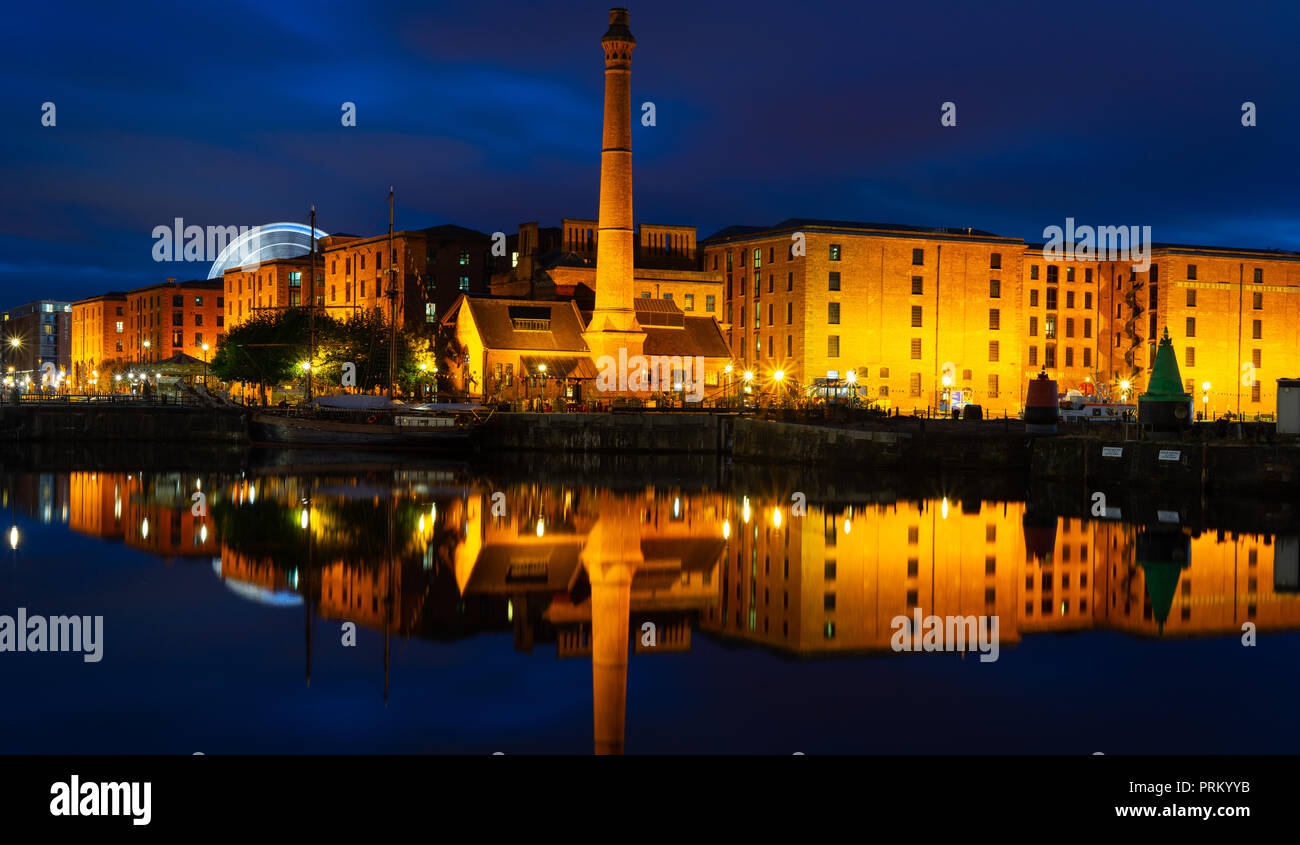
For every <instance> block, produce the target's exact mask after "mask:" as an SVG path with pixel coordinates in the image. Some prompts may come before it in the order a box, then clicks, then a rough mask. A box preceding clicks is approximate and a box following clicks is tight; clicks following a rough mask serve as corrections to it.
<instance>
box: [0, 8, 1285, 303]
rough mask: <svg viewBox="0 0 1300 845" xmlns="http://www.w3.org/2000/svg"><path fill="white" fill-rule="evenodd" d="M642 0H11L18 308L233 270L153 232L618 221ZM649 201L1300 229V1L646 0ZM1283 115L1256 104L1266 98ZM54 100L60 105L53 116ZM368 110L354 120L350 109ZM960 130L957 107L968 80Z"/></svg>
mask: <svg viewBox="0 0 1300 845" xmlns="http://www.w3.org/2000/svg"><path fill="white" fill-rule="evenodd" d="M610 5H612V3H610V2H608V0H606V2H601V3H538V2H509V3H506V2H492V1H491V0H484V2H472V3H466V2H461V3H437V2H429V0H420V2H396V3H382V2H375V3H366V4H360V3H358V4H334V3H310V4H308V3H295V2H281V0H277V1H276V2H273V3H261V2H259V3H247V4H244V3H238V4H224V3H209V4H194V5H192V6H191V5H190V4H173V3H159V4H152V3H149V4H134V8H133V10H130V11H123V10H121V9H119V8H118V7H117V5H116V4H101V3H95V4H84V5H83V4H68V3H60V2H40V3H25V4H21V5H14V4H11V5H10V6H7V7H6V10H5V12H4V18H5V22H4V30H5V33H6V36H7V37H6V39H5V50H4V51H3V52H2V53H0V80H2V84H0V91H2V93H0V118H2V119H3V127H4V129H3V133H0V151H3V155H2V156H0V161H2V162H3V164H2V165H0V166H2V167H3V184H4V192H3V197H4V199H3V202H0V215H2V217H0V307H10V306H13V305H16V304H19V303H22V302H25V301H28V300H31V299H36V298H56V299H67V300H75V299H78V298H81V297H84V296H89V295H93V294H96V293H100V292H103V291H105V290H109V289H120V290H125V289H130V288H133V287H139V286H142V285H145V284H153V283H155V282H159V281H163V280H164V279H165V278H166V277H168V276H176V277H178V278H181V279H189V278H202V277H205V276H206V275H207V269H208V265H207V263H196V264H188V265H183V264H162V263H155V262H154V261H153V259H152V256H151V251H152V247H153V245H154V241H153V238H152V231H153V228H154V227H155V226H158V225H170V224H171V222H172V220H173V218H175V217H178V216H179V217H182V218H184V220H185V222H186V223H187V224H197V225H200V226H207V225H222V226H228V225H235V226H240V225H249V226H253V225H258V224H262V223H269V222H276V221H282V220H294V221H300V222H306V219H307V213H308V209H309V207H310V206H311V205H312V204H313V203H314V204H315V205H316V207H317V209H318V213H319V217H318V225H319V226H320V228H322V229H323V230H325V231H327V232H349V233H354V234H363V235H368V234H377V233H379V232H381V231H383V229H384V227H385V226H386V223H387V191H388V186H389V185H390V184H391V185H393V186H395V188H396V191H397V227H398V228H399V229H403V228H417V227H422V226H428V225H434V224H438V223H444V222H454V223H459V224H461V225H465V226H470V227H473V228H477V229H480V230H482V231H486V232H492V231H497V230H502V231H506V232H508V233H513V232H514V231H515V229H516V227H517V226H518V224H519V223H520V222H523V221H530V220H536V221H539V222H541V223H542V224H543V225H558V224H559V220H560V218H561V217H565V216H568V217H588V218H593V219H594V218H595V216H596V204H597V192H598V180H599V152H600V129H601V127H600V121H601V108H602V86H603V72H602V70H603V57H602V53H601V50H600V45H599V43H598V42H599V38H600V36H601V35H602V34H603V33H604V31H605V27H606V25H607V22H608V9H609V7H610ZM630 9H631V29H632V32H633V33H634V34H635V35H636V37H637V40H638V46H637V49H636V52H635V54H634V56H633V64H632V68H633V74H632V95H633V101H634V103H635V104H636V105H637V106H638V108H637V109H636V110H635V117H636V118H639V116H640V108H639V104H640V103H642V102H644V101H653V102H654V103H655V106H656V112H657V115H656V116H657V125H656V126H653V127H645V126H642V125H641V124H640V121H639V119H637V120H635V121H634V129H633V139H632V142H633V150H634V162H635V172H634V184H635V190H636V194H635V202H634V213H635V215H636V219H637V221H638V222H654V223H672V224H687V225H695V226H698V227H699V229H700V236H701V237H705V236H707V235H709V234H712V233H713V232H714V231H716V230H718V229H720V228H722V227H724V226H729V225H733V224H751V225H760V224H770V223H775V222H777V221H779V220H783V219H786V218H789V217H817V218H829V219H844V220H864V221H877V222H899V223H908V224H913V225H922V226H974V227H976V228H982V229H987V230H990V231H993V232H997V233H999V234H1004V235H1011V236H1017V237H1024V238H1026V239H1027V240H1031V241H1039V240H1041V239H1042V230H1043V227H1045V226H1048V225H1063V224H1064V221H1065V218H1066V217H1068V216H1072V217H1074V218H1075V219H1076V222H1077V223H1079V224H1090V225H1149V226H1151V227H1152V236H1153V239H1154V240H1156V241H1160V242H1176V243H1202V244H1222V245H1229V246H1246V247H1265V248H1267V247H1277V248H1283V249H1300V226H1298V225H1297V223H1298V222H1300V221H1298V219H1297V212H1296V210H1295V208H1294V206H1293V205H1292V204H1288V201H1289V200H1291V201H1293V199H1294V197H1295V196H1297V194H1300V176H1298V175H1297V162H1296V156H1295V145H1294V139H1295V137H1296V135H1297V130H1300V117H1298V116H1297V111H1298V110H1300V86H1297V81H1300V50H1297V49H1296V46H1295V45H1296V44H1297V43H1300V20H1298V17H1300V5H1297V4H1293V3H1282V2H1273V3H1257V2H1241V1H1240V0H1239V1H1238V2H1234V3H1231V4H1228V5H1224V4H1221V3H1210V2H1186V3H1150V2H1134V0H1119V1H1118V2H1109V0H1102V1H1101V2H1091V3H1087V4H1059V3H1035V2H1006V3H1002V2H990V3H970V2H961V3H935V4H925V3H919V2H900V3H889V4H879V3H847V2H846V3H818V2H800V3H785V2H781V3H778V2H752V3H747V4H739V3H715V2H708V0H692V2H689V3H687V2H671V0H655V2H654V3H652V4H644V5H642V6H639V7H638V6H636V5H632V6H630ZM1247 100H1249V101H1252V102H1254V103H1255V104H1256V106H1257V109H1258V114H1257V121H1258V125H1257V126H1254V127H1250V128H1246V127H1243V126H1242V122H1241V115H1242V111H1241V108H1242V103H1243V102H1244V101H1247ZM46 101H52V102H53V103H55V106H56V108H57V113H56V116H57V125H56V126H54V127H43V126H42V125H41V115H42V111H41V105H42V103H44V102H46ZM345 101H351V102H354V103H355V104H356V108H357V125H356V127H350V128H345V127H343V126H341V124H340V116H341V114H342V112H341V105H342V104H343V103H344V102H345ZM945 101H952V102H955V103H956V106H957V126H956V127H951V128H945V127H942V126H941V125H940V105H941V104H942V103H943V102H945Z"/></svg>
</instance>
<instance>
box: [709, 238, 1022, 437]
mask: <svg viewBox="0 0 1300 845" xmlns="http://www.w3.org/2000/svg"><path fill="white" fill-rule="evenodd" d="M799 235H801V236H802V241H801V243H802V247H803V248H802V250H800V249H798V248H796V245H797V244H798V243H800V242H799V241H798V240H797V239H796V236H799ZM701 243H702V248H703V250H704V256H705V266H706V267H708V268H712V267H715V266H716V267H718V268H719V269H720V271H721V272H722V273H723V276H724V293H725V297H726V299H725V306H724V313H723V317H722V321H723V322H724V323H725V322H730V323H731V329H730V331H729V332H728V342H729V344H730V346H731V350H732V354H733V355H734V356H735V358H736V364H737V367H738V368H739V369H744V370H752V371H754V372H755V375H756V377H757V379H758V380H759V381H760V383H761V382H763V381H765V380H767V379H770V377H771V374H772V373H773V372H775V371H777V370H781V371H782V372H783V373H784V374H785V375H786V380H787V382H790V383H795V384H798V385H802V386H812V385H815V384H816V383H817V380H818V379H832V380H835V379H845V378H847V375H846V374H847V372H848V371H850V370H852V371H854V376H855V378H856V379H857V381H858V385H859V387H861V388H863V389H865V393H866V395H868V396H870V397H871V398H872V399H879V400H882V402H881V403H882V404H884V405H885V406H886V407H901V408H904V409H911V408H913V407H917V408H925V407H930V406H934V405H937V404H938V401H939V391H940V389H941V384H942V379H943V376H944V373H945V365H949V366H948V367H947V368H946V371H947V372H948V373H949V377H950V378H951V379H952V380H953V382H954V384H953V386H954V387H960V386H963V385H964V386H968V387H969V388H973V389H974V391H975V399H974V401H976V402H978V403H979V404H982V405H984V406H985V408H986V409H992V410H998V411H1002V410H1007V411H1012V410H1016V409H1018V408H1019V406H1020V392H1021V387H1020V382H1021V380H1022V379H1021V375H1022V373H1023V372H1024V369H1025V363H1024V359H1023V355H1024V350H1023V349H1022V344H1021V343H1020V342H1019V341H1020V332H1021V331H1022V329H1021V323H1022V320H1023V318H1024V315H1023V313H1022V310H1023V309H1022V306H1021V290H1020V288H1021V267H1020V265H1021V261H1022V257H1023V253H1024V243H1023V241H1020V240H1019V239H1014V238H1003V237H999V236H997V235H993V234H991V233H988V232H981V231H978V230H972V229H960V230H958V229H923V228H919V227H909V226H897V225H882V224H871V223H845V222H834V221H818V220H805V219H792V220H787V221H784V222H782V223H779V224H777V225H776V226H772V227H767V228H759V227H748V226H737V227H731V228H729V229H724V230H723V231H721V232H719V233H717V234H716V235H714V236H712V237H711V238H708V239H706V240H705V241H702V242H701ZM800 252H802V254H800Z"/></svg>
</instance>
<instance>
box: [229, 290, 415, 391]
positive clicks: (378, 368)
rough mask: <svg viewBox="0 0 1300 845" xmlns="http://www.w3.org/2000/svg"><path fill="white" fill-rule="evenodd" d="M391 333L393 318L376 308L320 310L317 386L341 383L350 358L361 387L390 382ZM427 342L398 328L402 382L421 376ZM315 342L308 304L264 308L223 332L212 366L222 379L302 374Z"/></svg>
mask: <svg viewBox="0 0 1300 845" xmlns="http://www.w3.org/2000/svg"><path fill="white" fill-rule="evenodd" d="M389 339H390V334H389V328H388V323H387V321H386V320H385V319H384V315H383V313H382V312H381V311H380V310H379V309H377V308H375V309H369V310H366V311H358V312H356V313H355V314H352V315H349V316H348V317H347V318H346V319H344V320H338V319H335V318H333V317H330V316H327V315H325V314H319V313H318V314H317V315H316V356H315V360H314V362H313V366H312V371H313V373H314V377H315V382H316V385H317V392H320V393H324V392H330V389H331V388H333V389H335V390H337V389H339V388H340V387H341V385H342V376H343V365H344V364H345V363H352V364H354V365H355V366H356V388H357V389H358V390H361V391H369V390H373V389H375V388H382V387H386V386H387V384H388V346H389ZM425 343H426V341H425V340H424V339H422V338H417V337H413V336H412V335H411V333H409V332H404V331H399V332H398V334H397V348H396V352H397V356H396V360H395V361H394V366H395V371H396V376H397V384H398V385H399V386H403V385H406V386H409V385H412V384H414V382H415V380H416V379H418V378H419V376H420V369H419V365H420V359H421V355H422V353H423V347H424V345H425ZM310 346H311V338H310V328H309V315H308V313H307V310H306V309H305V308H292V309H286V310H284V311H275V312H269V313H263V314H260V315H258V316H257V317H254V318H253V319H251V320H248V321H246V322H243V323H240V324H239V325H238V326H236V327H234V328H232V329H231V330H230V331H228V332H227V333H226V334H225V335H223V336H222V337H221V339H220V340H219V341H218V342H217V352H216V354H215V355H214V356H213V357H212V363H211V372H212V373H213V374H214V375H216V376H217V378H220V379H222V380H223V381H239V382H245V383H249V384H256V385H259V386H260V387H262V388H266V387H267V386H270V385H275V384H282V383H285V382H288V381H290V380H292V379H296V378H299V377H300V376H302V363H303V362H304V361H306V360H307V358H308V354H309V350H310Z"/></svg>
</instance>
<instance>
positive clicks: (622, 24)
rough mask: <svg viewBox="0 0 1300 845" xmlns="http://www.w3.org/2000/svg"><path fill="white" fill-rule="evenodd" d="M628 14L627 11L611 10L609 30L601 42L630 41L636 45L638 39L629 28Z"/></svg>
mask: <svg viewBox="0 0 1300 845" xmlns="http://www.w3.org/2000/svg"><path fill="white" fill-rule="evenodd" d="M627 24H628V12H627V9H621V8H617V9H610V10H609V30H608V31H607V32H606V33H605V35H604V37H603V38H601V39H600V40H601V41H630V42H632V43H633V44H635V43H636V38H634V37H633V36H632V31H631V30H630V29H628V28H627Z"/></svg>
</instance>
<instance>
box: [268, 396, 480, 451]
mask: <svg viewBox="0 0 1300 845" xmlns="http://www.w3.org/2000/svg"><path fill="white" fill-rule="evenodd" d="M366 399H372V400H377V401H374V402H370V403H366V402H364V401H363V402H359V403H358V402H350V403H349V402H346V401H343V402H340V401H338V400H366ZM331 400H334V401H331ZM367 405H368V406H367ZM358 406H359V407H358ZM491 415H492V411H491V409H489V408H485V407H482V406H479V405H449V404H443V405H438V404H424V405H403V404H401V403H398V402H389V401H388V400H382V399H380V398H379V397H364V396H340V397H322V398H321V399H318V400H317V402H315V403H313V404H312V405H311V406H308V407H305V408H288V409H271V408H268V409H266V410H262V411H257V412H255V413H254V414H253V418H252V420H251V423H250V427H251V433H252V437H253V440H254V441H255V442H258V443H274V444H278V445H288V446H293V445H302V446H346V447H380V446H382V447H395V446H396V447H417V448H425V449H463V448H465V447H467V446H472V445H473V442H474V434H475V432H476V431H477V430H478V429H479V427H480V426H482V424H483V423H485V422H486V421H487V419H488V418H489V417H490V416H491Z"/></svg>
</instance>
